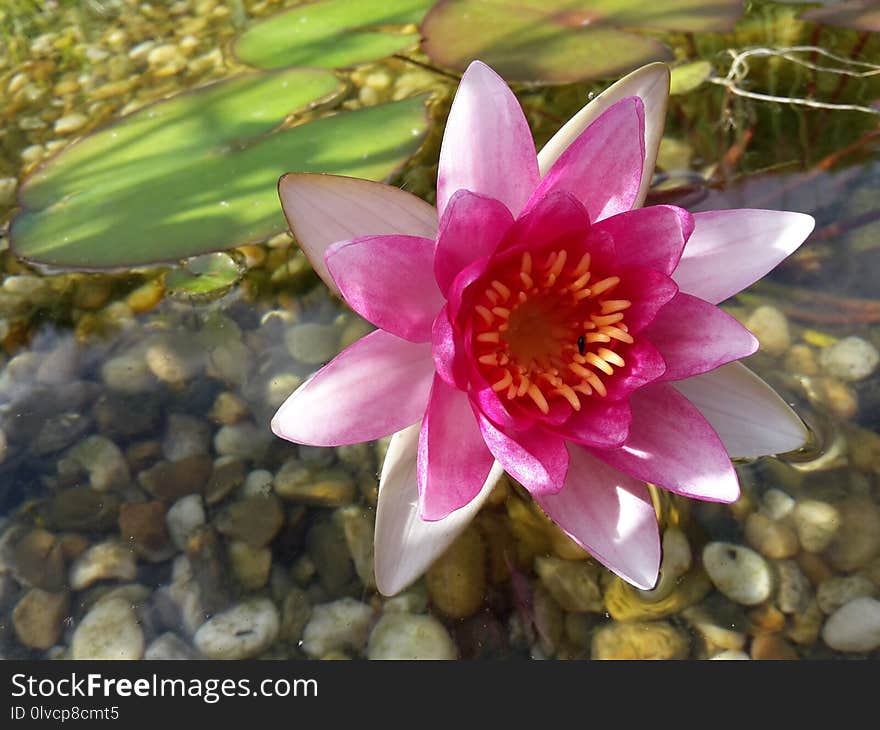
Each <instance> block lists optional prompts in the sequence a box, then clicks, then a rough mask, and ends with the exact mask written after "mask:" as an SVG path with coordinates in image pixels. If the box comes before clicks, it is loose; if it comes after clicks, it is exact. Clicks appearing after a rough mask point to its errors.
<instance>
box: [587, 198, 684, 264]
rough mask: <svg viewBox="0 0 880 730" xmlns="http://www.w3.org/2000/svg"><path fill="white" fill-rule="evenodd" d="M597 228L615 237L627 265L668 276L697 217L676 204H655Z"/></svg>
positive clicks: (596, 228)
mask: <svg viewBox="0 0 880 730" xmlns="http://www.w3.org/2000/svg"><path fill="white" fill-rule="evenodd" d="M593 230H594V231H595V232H596V233H607V234H608V235H610V236H611V238H612V240H613V241H614V248H615V251H616V252H617V260H618V261H619V262H620V263H621V264H622V265H623V266H644V267H647V268H649V269H656V270H657V271H662V272H663V273H664V274H667V275H668V274H671V273H672V272H673V271H674V270H675V267H676V266H677V265H678V261H679V259H680V258H681V254H682V251H683V250H684V245H685V242H686V241H687V240H688V238H689V237H690V235H691V233H692V232H693V230H694V217H693V216H692V215H691V214H690V213H688V212H687V211H686V210H684V208H677V207H676V206H674V205H652V206H651V207H649V208H638V209H636V210H628V211H626V212H625V213H618V214H617V215H615V216H612V217H610V218H606V219H605V220H603V221H600V222H599V223H597V224H596V225H595V226H594V228H593Z"/></svg>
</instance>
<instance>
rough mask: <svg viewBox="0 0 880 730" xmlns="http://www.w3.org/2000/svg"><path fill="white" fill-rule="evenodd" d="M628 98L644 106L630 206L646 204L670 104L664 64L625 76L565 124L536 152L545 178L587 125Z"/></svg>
mask: <svg viewBox="0 0 880 730" xmlns="http://www.w3.org/2000/svg"><path fill="white" fill-rule="evenodd" d="M628 96H638V97H639V98H640V99H641V100H642V102H643V103H644V107H645V162H644V165H643V167H642V176H641V183H640V184H639V194H638V196H637V197H636V200H635V202H634V204H633V207H634V208H638V207H639V206H641V205H642V203H644V202H645V195H647V193H648V187H649V186H650V184H651V178H652V176H653V174H654V165H655V164H656V162H657V150H658V149H659V147H660V139H661V138H662V137H663V128H664V126H665V125H666V106H667V104H668V102H669V66H667V65H666V64H665V63H649V64H648V65H647V66H642V67H641V68H639V69H636V70H635V71H633V72H632V73H631V74H629V75H627V76H624V77H623V78H622V79H620V81H618V82H616V83H614V84H612V85H611V86H609V87H608V88H607V89H605V91H603V92H602V93H601V94H599V96H597V97H596V98H595V99H593V100H592V101H590V103H589V104H587V105H586V106H585V107H584V108H583V109H581V110H580V111H579V112H578V113H577V114H575V115H574V116H573V117H572V118H571V119H569V120H568V121H567V122H566V123H565V125H564V126H563V127H562V129H560V130H559V131H558V132H557V133H556V134H555V135H553V137H552V138H551V139H550V141H549V142H547V144H546V145H544V148H543V149H542V150H541V151H540V152H539V153H538V166H539V168H540V170H541V175H542V176H543V175H545V174H546V172H547V170H549V169H550V168H551V167H552V166H553V163H554V162H556V160H557V159H558V158H559V156H560V155H561V154H562V153H563V152H564V151H565V150H566V149H568V147H569V145H571V143H572V142H574V140H576V139H577V138H578V137H579V136H580V134H581V132H583V130H584V129H586V128H587V126H588V125H589V124H590V123H591V122H593V120H595V119H596V118H598V117H599V115H601V114H602V113H603V112H604V111H606V110H607V109H608V108H610V107H611V106H612V105H614V104H616V103H617V102H618V101H620V100H621V99H624V98H626V97H628Z"/></svg>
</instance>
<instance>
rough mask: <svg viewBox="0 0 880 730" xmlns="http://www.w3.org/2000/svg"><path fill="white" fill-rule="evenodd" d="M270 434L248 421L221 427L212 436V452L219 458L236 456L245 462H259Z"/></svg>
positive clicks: (266, 429)
mask: <svg viewBox="0 0 880 730" xmlns="http://www.w3.org/2000/svg"><path fill="white" fill-rule="evenodd" d="M270 435H271V432H270V431H269V429H268V428H258V427H257V426H256V424H254V423H251V422H250V421H242V422H240V423H231V424H229V425H227V426H221V427H220V429H219V430H218V431H217V433H216V434H214V451H216V452H217V454H219V455H220V456H236V457H238V458H239V459H243V460H245V461H259V460H260V459H261V458H262V456H263V454H264V453H265V451H266V448H267V447H268V445H269V441H270Z"/></svg>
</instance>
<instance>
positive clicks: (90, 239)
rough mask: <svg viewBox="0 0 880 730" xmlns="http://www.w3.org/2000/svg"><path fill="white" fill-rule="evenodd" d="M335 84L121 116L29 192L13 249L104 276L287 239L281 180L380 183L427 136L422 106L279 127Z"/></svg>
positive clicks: (204, 98)
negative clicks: (302, 175) (320, 176)
mask: <svg viewBox="0 0 880 730" xmlns="http://www.w3.org/2000/svg"><path fill="white" fill-rule="evenodd" d="M337 84H338V82H337V80H336V79H335V77H334V76H333V75H332V74H331V73H329V72H327V71H321V70H316V69H295V70H288V71H284V72H275V73H260V74H248V75H245V76H241V77H236V78H233V79H231V80H228V81H224V82H221V83H218V84H213V85H211V86H208V87H204V88H202V89H200V90H198V91H196V92H194V93H191V94H185V95H180V96H177V97H174V98H172V99H170V100H168V101H164V102H161V103H158V104H155V105H153V106H150V107H147V108H145V109H142V110H140V111H138V112H136V113H134V114H132V115H130V116H128V117H126V118H124V119H122V120H121V121H120V122H119V123H117V124H115V125H113V126H110V127H108V128H106V129H104V130H102V131H100V132H98V133H96V134H94V135H92V136H90V137H87V138H85V139H83V140H82V141H80V142H79V143H77V144H74V145H72V146H71V147H69V148H67V149H66V150H64V151H63V152H62V153H61V154H60V155H59V156H58V157H57V158H55V159H54V160H52V161H51V162H50V163H48V164H47V165H46V166H45V167H43V168H42V169H40V170H39V171H38V172H37V173H36V174H35V175H34V176H33V177H32V178H31V179H30V180H29V181H28V183H27V184H26V185H25V187H24V188H23V190H22V195H21V202H22V205H23V206H24V209H25V210H24V211H23V212H22V213H21V214H19V215H18V217H16V219H15V220H14V221H13V225H12V230H11V241H12V247H13V250H14V251H15V252H16V253H17V254H18V255H19V256H21V257H23V258H26V259H30V260H33V261H37V262H40V263H44V264H48V265H51V266H58V267H70V268H79V269H99V268H113V267H121V266H135V265H142V264H149V263H155V262H159V261H169V260H172V261H176V260H179V259H181V258H184V257H187V256H193V255H196V254H201V253H206V252H209V251H218V250H222V249H225V248H231V247H233V246H238V245H241V244H244V243H247V242H249V241H260V240H264V239H266V238H268V237H269V236H271V235H273V234H275V233H278V232H281V231H283V230H285V229H286V224H285V222H284V218H283V216H282V214H281V207H280V205H279V203H278V196H277V192H276V184H277V181H278V178H279V177H280V176H281V175H282V174H284V173H285V172H288V171H290V170H298V171H303V172H328V173H335V174H342V175H352V176H356V177H366V178H370V179H373V180H381V179H384V178H386V177H387V176H388V175H390V174H391V173H392V172H393V171H394V170H395V168H397V167H398V166H399V165H400V164H402V163H403V162H404V161H405V160H406V159H407V158H408V157H409V156H410V155H411V154H412V153H413V152H414V151H415V149H416V148H417V147H418V145H419V143H420V140H421V136H422V133H423V132H424V129H425V114H424V99H422V98H413V99H407V100H404V101H400V102H394V103H391V104H383V105H379V106H375V107H370V108H367V109H362V110H358V111H353V112H344V113H340V114H337V115H335V116H330V117H325V118H321V119H317V120H315V121H312V122H308V123H306V124H301V125H299V126H295V127H293V128H290V129H278V128H277V127H278V124H279V123H280V122H281V121H282V120H283V119H284V117H285V116H286V115H287V114H288V113H289V112H291V111H294V110H296V109H300V108H302V107H303V106H305V105H307V104H308V103H310V102H314V101H316V100H318V99H321V98H324V97H326V95H327V94H329V93H333V92H334V91H335V90H336V89H337Z"/></svg>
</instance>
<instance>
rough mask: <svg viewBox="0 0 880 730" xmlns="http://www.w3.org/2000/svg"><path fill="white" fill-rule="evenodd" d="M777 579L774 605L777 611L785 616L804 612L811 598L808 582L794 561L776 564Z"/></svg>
mask: <svg viewBox="0 0 880 730" xmlns="http://www.w3.org/2000/svg"><path fill="white" fill-rule="evenodd" d="M776 572H777V575H778V577H779V590H778V592H777V595H776V603H777V605H778V606H779V610H780V611H782V612H783V613H787V614H796V613H801V612H802V611H804V610H806V608H807V606H808V605H809V603H810V599H811V598H812V593H813V592H812V589H811V588H810V582H809V581H808V580H807V577H806V576H805V575H804V574H803V571H802V570H801V569H800V567H799V566H798V564H797V563H796V562H795V561H794V560H780V561H779V562H778V563H776Z"/></svg>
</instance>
